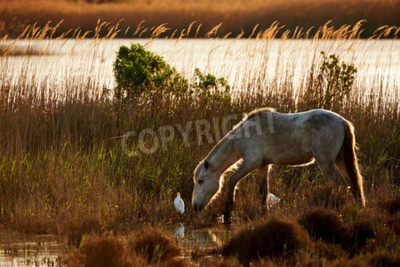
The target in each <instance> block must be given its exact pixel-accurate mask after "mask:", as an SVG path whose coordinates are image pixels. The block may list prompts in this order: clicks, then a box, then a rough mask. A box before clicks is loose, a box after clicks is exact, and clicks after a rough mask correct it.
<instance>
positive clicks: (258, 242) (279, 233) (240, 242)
mask: <svg viewBox="0 0 400 267" xmlns="http://www.w3.org/2000/svg"><path fill="white" fill-rule="evenodd" d="M307 243H308V238H307V235H306V234H305V233H304V231H303V230H302V229H301V227H300V226H299V225H298V224H297V223H295V222H291V221H288V220H278V219H272V220H269V221H267V222H266V223H262V224H259V225H256V226H255V227H254V228H252V229H248V230H243V231H241V232H239V233H238V234H237V235H236V236H234V237H232V238H231V239H230V240H229V242H228V243H227V244H226V245H225V246H224V247H223V248H222V255H224V256H236V257H238V259H239V261H240V262H241V263H243V264H249V262H250V261H252V260H258V259H260V258H264V257H288V256H292V255H293V254H295V253H296V252H297V251H298V250H299V249H300V248H302V247H304V246H305V245H306V244H307Z"/></svg>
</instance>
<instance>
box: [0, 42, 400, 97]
mask: <svg viewBox="0 0 400 267" xmlns="http://www.w3.org/2000/svg"><path fill="white" fill-rule="evenodd" d="M132 42H138V43H141V44H143V45H145V46H146V47H147V48H148V49H149V50H151V51H154V52H156V53H157V54H160V55H162V56H163V57H164V58H165V60H166V61H167V62H168V63H170V65H172V66H174V67H175V68H176V69H177V70H178V71H179V72H181V73H182V74H183V75H184V76H185V77H187V78H189V79H191V78H192V77H193V72H194V69H195V68H196V67H198V68H200V69H201V70H203V71H207V72H210V73H213V74H215V75H217V76H223V77H225V78H227V80H228V82H229V84H230V85H231V86H232V87H233V90H236V91H243V90H253V89H254V88H256V85H260V84H261V85H262V87H265V88H266V87H268V86H269V85H276V86H277V87H278V88H279V86H280V85H281V84H282V83H289V84H291V86H293V90H294V91H296V90H297V89H299V88H301V87H302V86H304V85H305V82H306V79H307V76H308V74H309V72H310V69H311V67H312V64H313V63H314V64H315V63H316V62H320V60H321V57H320V52H321V51H325V52H326V53H327V54H337V55H339V56H340V59H341V60H344V61H345V62H347V63H354V64H355V66H356V67H357V69H358V73H357V76H356V81H355V85H356V86H358V87H359V88H363V91H364V92H365V93H366V94H368V93H370V92H374V91H376V90H378V89H382V90H383V91H384V92H387V95H388V96H390V95H392V97H397V94H398V92H399V91H400V84H399V81H400V41H399V40H350V41H346V40H335V41H324V40H315V41H313V40H269V41H268V40H229V39H228V40H220V39H204V40H198V39H196V40H184V39H183V40H170V39H158V40H157V39H156V40H143V39H140V40H132V39H116V40H42V41H29V40H28V41H10V40H9V41H0V46H2V47H10V49H11V51H14V52H15V54H17V55H12V56H2V57H0V69H1V74H0V75H1V76H0V85H1V84H12V85H18V86H26V87H27V88H32V85H33V88H38V90H39V91H40V92H44V93H45V95H51V94H53V95H57V96H60V97H62V96H64V95H65V94H66V93H68V90H71V88H82V89H85V90H91V93H92V94H93V95H96V94H98V93H100V92H101V91H102V90H103V89H104V88H106V89H112V88H113V87H114V78H113V70H112V68H113V62H114V60H115V56H116V51H117V50H118V47H119V46H120V45H129V44H130V43H132ZM26 49H28V51H30V52H29V53H31V54H32V55H31V56H21V55H18V52H21V51H25V50H26ZM22 77H24V78H26V79H25V84H24V83H22V82H21V78H22ZM88 85H89V86H88Z"/></svg>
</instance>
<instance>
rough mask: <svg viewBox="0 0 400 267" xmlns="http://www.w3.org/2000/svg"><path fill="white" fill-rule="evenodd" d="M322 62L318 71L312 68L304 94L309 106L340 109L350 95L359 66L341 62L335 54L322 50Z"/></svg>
mask: <svg viewBox="0 0 400 267" xmlns="http://www.w3.org/2000/svg"><path fill="white" fill-rule="evenodd" d="M321 56H322V63H321V64H320V66H319V68H318V69H317V72H316V73H315V70H314V69H312V70H311V73H310V77H309V80H308V86H307V89H306V92H305V94H304V96H303V97H304V99H305V100H306V102H307V104H308V105H311V106H309V107H307V108H327V109H333V110H338V109H340V107H341V106H343V104H344V101H345V99H346V98H348V97H349V96H350V92H351V90H352V87H353V83H354V79H355V75H356V73H357V68H356V67H355V66H354V65H353V64H347V63H345V62H344V61H342V62H341V63H340V62H339V57H338V56H337V55H335V54H332V55H329V56H327V55H326V54H325V52H321ZM315 74H316V75H315Z"/></svg>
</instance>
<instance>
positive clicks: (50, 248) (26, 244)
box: [0, 232, 65, 267]
mask: <svg viewBox="0 0 400 267" xmlns="http://www.w3.org/2000/svg"><path fill="white" fill-rule="evenodd" d="M64 252H65V247H64V246H63V244H62V243H61V242H59V241H58V240H56V238H55V237H54V236H48V235H43V236H32V235H24V234H18V233H10V232H0V266H2V267H14V266H63V264H62V261H61V255H63V253H64Z"/></svg>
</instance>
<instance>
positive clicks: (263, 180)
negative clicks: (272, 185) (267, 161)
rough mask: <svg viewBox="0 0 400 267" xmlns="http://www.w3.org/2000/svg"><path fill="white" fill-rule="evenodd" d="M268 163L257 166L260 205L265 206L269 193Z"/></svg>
mask: <svg viewBox="0 0 400 267" xmlns="http://www.w3.org/2000/svg"><path fill="white" fill-rule="evenodd" d="M269 169H270V168H269V165H266V166H263V167H260V168H258V169H257V170H258V185H259V190H260V195H261V205H262V207H263V210H264V207H266V202H267V197H268V193H269Z"/></svg>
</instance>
